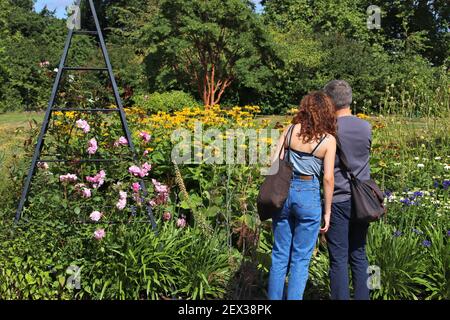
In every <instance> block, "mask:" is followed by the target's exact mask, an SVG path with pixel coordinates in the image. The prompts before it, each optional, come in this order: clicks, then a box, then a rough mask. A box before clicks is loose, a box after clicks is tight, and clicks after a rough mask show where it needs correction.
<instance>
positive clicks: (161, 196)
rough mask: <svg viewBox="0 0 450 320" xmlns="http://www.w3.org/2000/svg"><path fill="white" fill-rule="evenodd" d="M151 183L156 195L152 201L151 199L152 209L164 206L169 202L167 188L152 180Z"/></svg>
mask: <svg viewBox="0 0 450 320" xmlns="http://www.w3.org/2000/svg"><path fill="white" fill-rule="evenodd" d="M152 183H153V185H154V186H155V191H156V192H157V193H158V194H157V195H156V197H155V198H154V199H152V201H151V202H152V203H153V204H151V205H152V207H153V206H155V205H161V204H166V203H167V201H169V187H168V186H166V185H164V184H162V183H160V182H158V181H157V180H155V179H152Z"/></svg>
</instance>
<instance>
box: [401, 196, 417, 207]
mask: <svg viewBox="0 0 450 320" xmlns="http://www.w3.org/2000/svg"><path fill="white" fill-rule="evenodd" d="M400 202H401V203H403V204H404V205H406V206H411V205H413V204H414V202H412V201H411V200H410V199H409V198H403V199H400Z"/></svg>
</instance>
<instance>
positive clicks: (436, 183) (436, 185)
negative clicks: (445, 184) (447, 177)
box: [433, 180, 439, 189]
mask: <svg viewBox="0 0 450 320" xmlns="http://www.w3.org/2000/svg"><path fill="white" fill-rule="evenodd" d="M433 187H435V188H436V189H437V188H439V182H438V181H437V180H434V182H433Z"/></svg>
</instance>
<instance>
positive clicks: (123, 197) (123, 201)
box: [116, 191, 127, 210]
mask: <svg viewBox="0 0 450 320" xmlns="http://www.w3.org/2000/svg"><path fill="white" fill-rule="evenodd" d="M126 205H127V193H126V192H124V191H119V202H117V204H116V207H117V209H119V210H123V209H125V207H126Z"/></svg>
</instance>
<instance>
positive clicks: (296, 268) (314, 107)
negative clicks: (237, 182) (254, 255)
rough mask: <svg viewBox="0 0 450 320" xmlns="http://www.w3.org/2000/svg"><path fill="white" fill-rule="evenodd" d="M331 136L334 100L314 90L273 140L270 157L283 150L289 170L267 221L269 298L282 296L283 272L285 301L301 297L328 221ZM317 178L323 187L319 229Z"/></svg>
mask: <svg viewBox="0 0 450 320" xmlns="http://www.w3.org/2000/svg"><path fill="white" fill-rule="evenodd" d="M335 135H336V116H335V108H334V104H333V102H332V100H331V99H330V98H329V97H328V95H326V94H325V93H324V92H321V91H315V92H311V93H310V94H308V95H306V96H305V97H304V98H303V99H302V101H301V103H300V107H299V109H298V112H297V114H296V115H295V116H294V118H293V120H292V125H291V126H289V127H288V128H286V129H285V130H284V132H283V134H282V135H281V137H280V140H279V142H278V147H277V150H276V151H275V153H274V155H278V154H280V151H281V149H282V148H284V153H282V155H281V158H282V159H283V158H284V157H288V160H289V161H290V162H291V163H292V166H293V172H294V173H293V177H292V179H291V186H290V190H289V195H288V197H287V199H286V202H285V203H284V207H283V208H282V209H281V210H280V211H279V212H277V213H276V214H275V216H274V217H273V219H272V223H273V233H274V244H273V249H272V266H271V268H270V275H269V290H268V296H269V299H271V300H280V299H282V298H283V296H284V295H283V293H284V287H285V280H286V275H287V273H288V271H289V283H288V287H287V295H286V297H287V299H289V300H299V299H300V300H301V299H302V298H303V292H304V290H305V286H306V281H307V279H308V269H309V263H310V260H311V255H312V253H313V250H314V247H315V244H316V240H317V236H318V234H319V231H320V232H321V233H326V232H327V231H328V228H329V225H330V215H331V202H332V197H333V189H334V160H335V154H336V139H335V137H334V136H335ZM286 136H287V139H286V140H287V144H286V145H284V141H285V137H286ZM275 159H276V158H275ZM275 159H273V160H275ZM321 181H322V182H323V190H324V192H323V194H324V207H323V208H324V212H323V214H324V215H323V220H324V225H323V227H322V228H321V227H320V224H321V218H322V203H321V196H320V183H321ZM288 269H289V270H288Z"/></svg>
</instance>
